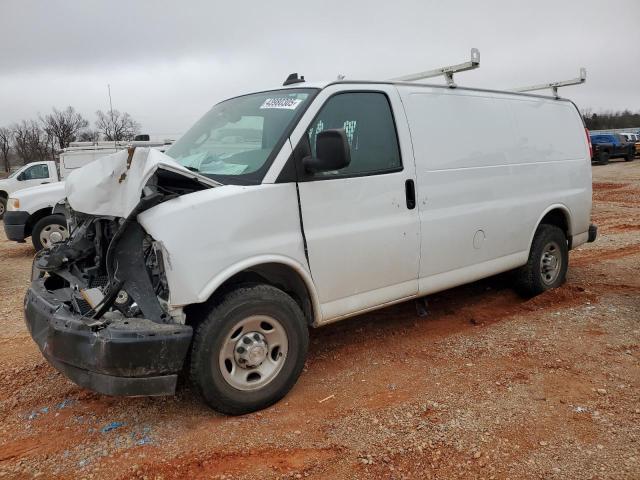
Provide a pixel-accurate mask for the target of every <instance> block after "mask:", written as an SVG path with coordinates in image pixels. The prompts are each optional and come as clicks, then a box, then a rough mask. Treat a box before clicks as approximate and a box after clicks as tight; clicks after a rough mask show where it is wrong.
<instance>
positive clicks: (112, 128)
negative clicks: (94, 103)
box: [96, 110, 140, 141]
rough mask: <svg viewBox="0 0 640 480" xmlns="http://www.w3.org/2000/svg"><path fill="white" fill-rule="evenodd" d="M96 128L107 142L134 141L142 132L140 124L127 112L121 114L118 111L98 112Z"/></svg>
mask: <svg viewBox="0 0 640 480" xmlns="http://www.w3.org/2000/svg"><path fill="white" fill-rule="evenodd" d="M96 115H97V116H98V120H96V128H97V129H98V130H99V131H100V133H102V135H103V136H104V139H105V140H109V141H118V140H132V139H133V137H135V136H136V134H137V133H138V132H139V131H140V124H139V123H138V122H136V121H135V120H134V119H133V118H131V115H129V114H128V113H127V112H123V113H120V112H119V111H118V110H112V111H109V112H106V113H105V112H103V111H102V110H98V111H97V112H96Z"/></svg>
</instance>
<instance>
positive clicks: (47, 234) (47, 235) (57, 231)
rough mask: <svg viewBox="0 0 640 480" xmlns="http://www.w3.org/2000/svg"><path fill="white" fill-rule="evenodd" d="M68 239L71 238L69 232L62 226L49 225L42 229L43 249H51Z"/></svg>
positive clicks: (41, 241)
mask: <svg viewBox="0 0 640 480" xmlns="http://www.w3.org/2000/svg"><path fill="white" fill-rule="evenodd" d="M67 237H69V232H68V231H67V229H66V228H65V227H63V226H62V225H58V224H52V225H47V226H46V227H44V228H43V229H42V232H40V243H41V244H42V246H43V247H45V248H49V247H51V246H52V245H53V244H54V243H58V242H62V241H63V240H66V239H67Z"/></svg>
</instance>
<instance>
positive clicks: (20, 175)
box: [0, 161, 60, 219]
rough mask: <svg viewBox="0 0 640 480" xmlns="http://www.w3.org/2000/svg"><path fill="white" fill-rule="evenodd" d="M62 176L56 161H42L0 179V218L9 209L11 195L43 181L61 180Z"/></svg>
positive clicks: (28, 164) (27, 165)
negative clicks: (8, 202) (59, 173)
mask: <svg viewBox="0 0 640 480" xmlns="http://www.w3.org/2000/svg"><path fill="white" fill-rule="evenodd" d="M59 181H60V176H59V175H58V169H57V168H56V164H55V162H52V161H42V162H32V163H27V164H26V165H25V166H23V167H21V168H20V169H18V170H16V171H15V172H13V173H12V174H11V175H9V177H7V178H5V179H4V180H0V219H2V217H4V213H5V211H6V210H7V201H8V199H9V197H10V196H11V195H12V194H13V193H14V192H17V191H18V190H23V189H25V188H29V187H35V186H36V185H42V184H43V183H54V182H59Z"/></svg>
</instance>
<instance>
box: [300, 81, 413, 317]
mask: <svg viewBox="0 0 640 480" xmlns="http://www.w3.org/2000/svg"><path fill="white" fill-rule="evenodd" d="M371 87H372V86H365V87H363V89H362V90H360V89H358V90H357V91H347V92H338V93H335V94H333V95H331V96H330V97H329V98H327V99H326V101H325V102H324V103H323V105H322V107H321V108H320V110H319V111H318V113H317V114H316V115H315V118H314V119H313V120H312V122H311V124H310V125H309V126H308V128H307V131H306V133H305V136H306V137H305V136H303V138H302V139H301V141H308V142H309V147H310V149H311V151H312V155H313V154H314V153H315V139H316V136H317V135H318V133H319V132H321V131H323V130H326V129H335V128H342V129H344V130H345V133H346V136H347V139H348V142H349V145H350V150H351V163H350V164H349V165H348V166H347V167H345V168H343V169H340V170H337V171H331V172H319V173H315V174H308V173H301V177H300V181H299V185H298V188H299V193H300V206H301V212H302V223H303V229H304V235H305V239H306V242H307V249H308V256H309V263H310V268H311V274H312V276H313V279H314V283H315V284H316V288H317V291H318V295H319V299H320V302H321V304H322V313H323V320H324V321H330V320H335V319H338V318H341V317H345V316H349V315H352V314H355V313H358V312H362V311H365V310H367V309H371V308H374V307H377V306H380V305H384V304H387V303H391V302H394V301H397V300H400V299H406V298H410V297H413V296H415V295H416V294H417V291H418V269H419V263H420V262H419V248H420V246H419V228H420V227H419V221H418V211H417V209H416V208H415V202H414V203H413V204H411V202H410V201H409V200H410V199H409V197H408V193H411V192H407V189H408V188H409V189H413V193H415V189H414V188H415V185H414V183H413V182H414V181H415V165H414V161H413V152H412V151H411V149H410V147H409V148H401V145H410V143H405V142H400V141H399V137H400V138H405V139H408V135H409V133H408V128H407V126H406V124H404V125H401V128H400V129H397V128H396V123H395V119H394V113H395V118H404V113H403V112H402V111H401V109H402V106H401V104H400V100H399V97H398V94H397V91H396V90H395V88H393V87H392V86H376V88H375V90H374V89H372V88H371ZM323 93H324V92H323ZM392 105H393V109H392ZM298 172H303V169H302V166H301V165H300V164H299V165H298Z"/></svg>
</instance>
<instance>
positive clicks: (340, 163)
mask: <svg viewBox="0 0 640 480" xmlns="http://www.w3.org/2000/svg"><path fill="white" fill-rule="evenodd" d="M350 163H351V149H350V148H349V142H348V141H347V134H346V133H345V131H344V129H343V128H335V129H329V130H324V131H322V132H320V133H318V136H317V137H316V156H315V157H310V156H309V157H305V158H303V159H302V165H303V166H304V169H305V171H307V172H308V173H317V172H330V171H333V170H340V169H341V168H344V167H347V166H348V165H349V164H350Z"/></svg>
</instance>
